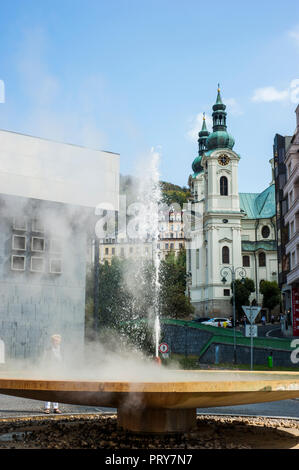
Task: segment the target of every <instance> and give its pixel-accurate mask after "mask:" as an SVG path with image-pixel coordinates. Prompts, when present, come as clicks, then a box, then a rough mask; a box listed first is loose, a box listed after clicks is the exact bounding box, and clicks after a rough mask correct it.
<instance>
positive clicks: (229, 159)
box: [188, 87, 242, 316]
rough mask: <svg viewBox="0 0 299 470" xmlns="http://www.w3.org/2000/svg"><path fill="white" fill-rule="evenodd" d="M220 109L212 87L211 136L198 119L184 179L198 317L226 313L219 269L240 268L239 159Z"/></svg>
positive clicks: (227, 288) (228, 292) (192, 294)
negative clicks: (194, 153) (193, 223)
mask: <svg viewBox="0 0 299 470" xmlns="http://www.w3.org/2000/svg"><path fill="white" fill-rule="evenodd" d="M225 110H226V106H225V104H224V103H223V102H222V98H221V94H220V88H219V87H218V92H217V99H216V103H215V104H214V106H213V113H212V117H213V132H212V133H209V132H208V130H207V128H206V123H205V119H204V122H203V126H202V130H201V131H200V132H199V140H198V143H199V155H198V157H196V158H195V160H194V161H193V165H192V169H193V171H194V174H193V175H192V176H191V177H190V183H191V184H190V186H191V190H192V193H193V204H192V205H193V206H194V207H193V213H196V214H197V215H198V220H197V222H198V224H197V227H196V228H195V230H193V231H191V241H190V243H189V245H188V248H189V249H190V252H189V253H188V255H189V258H188V260H189V266H188V270H189V271H191V274H192V285H191V287H190V297H191V301H192V303H193V305H194V306H195V308H196V311H197V313H198V314H200V315H202V316H219V315H222V316H228V315H230V314H231V311H232V307H231V303H230V299H231V295H232V292H231V287H230V282H229V281H230V279H229V278H228V283H227V285H226V286H223V284H222V282H221V279H222V276H221V274H220V271H221V269H222V268H223V267H225V266H230V267H232V266H233V267H235V268H236V267H239V266H242V256H241V251H242V249H241V218H242V213H241V211H240V201H239V192H238V164H239V160H240V157H239V155H238V154H237V153H235V152H234V151H233V147H234V143H235V141H234V139H233V137H232V136H231V135H230V134H229V133H228V132H227V125H226V118H227V113H226V111H225ZM199 219H200V220H199Z"/></svg>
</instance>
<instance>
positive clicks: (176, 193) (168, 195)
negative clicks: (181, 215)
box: [160, 181, 191, 208]
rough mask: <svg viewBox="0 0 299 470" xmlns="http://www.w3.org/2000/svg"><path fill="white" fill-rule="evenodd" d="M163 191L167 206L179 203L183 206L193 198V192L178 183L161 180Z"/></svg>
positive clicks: (163, 199)
mask: <svg viewBox="0 0 299 470" xmlns="http://www.w3.org/2000/svg"><path fill="white" fill-rule="evenodd" d="M160 186H161V192H162V202H163V203H165V204H166V205H167V206H171V204H179V205H180V206H181V208H183V204H184V203H186V202H187V201H188V200H189V199H190V198H191V192H190V190H189V189H188V188H186V187H185V186H183V187H181V186H178V185H176V184H172V183H167V182H166V181H161V182H160Z"/></svg>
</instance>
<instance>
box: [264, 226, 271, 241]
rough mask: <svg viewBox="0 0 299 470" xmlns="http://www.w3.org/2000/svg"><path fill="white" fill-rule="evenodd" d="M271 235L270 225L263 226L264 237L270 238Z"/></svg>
mask: <svg viewBox="0 0 299 470" xmlns="http://www.w3.org/2000/svg"><path fill="white" fill-rule="evenodd" d="M269 235H270V229H269V227H268V225H264V226H263V228H262V237H263V238H268V237H269Z"/></svg>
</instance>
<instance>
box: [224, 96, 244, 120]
mask: <svg viewBox="0 0 299 470" xmlns="http://www.w3.org/2000/svg"><path fill="white" fill-rule="evenodd" d="M223 103H225V104H226V106H227V111H228V113H229V114H232V115H233V116H240V115H241V114H243V111H242V109H241V106H240V105H239V103H238V102H237V100H236V99H235V98H224V99H223Z"/></svg>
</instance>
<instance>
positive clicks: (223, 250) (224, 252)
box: [222, 246, 229, 264]
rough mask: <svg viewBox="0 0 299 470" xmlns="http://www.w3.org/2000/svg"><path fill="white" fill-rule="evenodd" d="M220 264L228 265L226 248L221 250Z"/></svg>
mask: <svg viewBox="0 0 299 470" xmlns="http://www.w3.org/2000/svg"><path fill="white" fill-rule="evenodd" d="M222 263H223V264H229V248H228V246H224V247H223V248H222Z"/></svg>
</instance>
